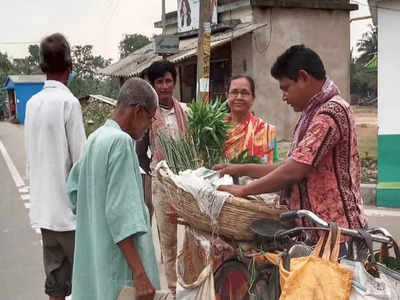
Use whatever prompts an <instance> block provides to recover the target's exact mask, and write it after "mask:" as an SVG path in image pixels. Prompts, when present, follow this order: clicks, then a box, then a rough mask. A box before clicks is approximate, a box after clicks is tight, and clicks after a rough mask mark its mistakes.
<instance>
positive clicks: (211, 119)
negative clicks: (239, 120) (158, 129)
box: [188, 99, 230, 168]
mask: <svg viewBox="0 0 400 300" xmlns="http://www.w3.org/2000/svg"><path fill="white" fill-rule="evenodd" d="M188 106H189V108H190V111H189V114H188V127H189V128H188V130H189V132H190V134H192V136H193V137H194V142H195V145H196V148H197V149H198V150H199V153H200V155H201V157H202V158H203V161H204V165H205V167H207V168H211V167H212V166H213V165H214V164H216V163H218V162H221V161H222V160H223V153H222V152H223V149H224V145H225V139H226V138H227V136H228V129H229V127H230V123H229V122H227V121H226V120H225V117H226V116H227V115H228V113H227V109H226V102H225V101H222V100H221V99H216V100H215V101H214V102H213V103H210V102H207V103H204V102H200V103H199V102H192V103H190V104H189V105H188Z"/></svg>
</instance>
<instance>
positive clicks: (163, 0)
mask: <svg viewBox="0 0 400 300" xmlns="http://www.w3.org/2000/svg"><path fill="white" fill-rule="evenodd" d="M161 3H162V7H161V13H162V15H161V20H162V35H165V31H166V29H165V27H166V26H167V25H166V24H167V20H166V17H165V0H162V2H161ZM162 58H163V59H166V58H167V55H166V54H163V55H162Z"/></svg>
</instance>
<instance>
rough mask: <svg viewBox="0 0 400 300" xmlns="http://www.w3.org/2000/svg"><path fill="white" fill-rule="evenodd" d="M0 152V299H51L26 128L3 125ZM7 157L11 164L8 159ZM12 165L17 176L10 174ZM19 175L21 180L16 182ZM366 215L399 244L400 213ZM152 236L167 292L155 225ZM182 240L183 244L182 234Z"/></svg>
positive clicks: (0, 125) (377, 211)
mask: <svg viewBox="0 0 400 300" xmlns="http://www.w3.org/2000/svg"><path fill="white" fill-rule="evenodd" d="M2 146H4V147H2ZM4 149H5V151H6V152H7V153H6V155H5V154H4ZM0 150H2V151H0V241H1V242H0V299H10V300H11V299H12V300H26V299H35V300H42V299H43V300H44V299H48V298H47V297H46V296H45V294H44V292H43V286H44V272H43V267H42V249H41V236H40V234H39V233H37V232H35V231H34V230H33V229H32V228H31V227H30V224H29V219H28V212H29V201H28V189H27V187H26V184H27V182H26V178H25V151H24V143H23V126H21V125H15V124H10V123H6V122H0ZM7 154H8V156H9V158H10V160H7V159H6V158H5V156H7ZM10 161H11V164H12V165H15V169H16V172H10ZM7 163H8V164H7ZM11 169H12V168H11ZM15 173H17V175H16V174H15ZM12 174H13V176H12ZM18 175H19V176H20V179H18V178H17V180H16V181H15V177H18ZM21 181H22V183H21ZM17 185H21V186H19V187H17ZM367 214H368V216H369V224H370V226H383V227H386V228H388V229H389V230H390V231H391V232H392V233H393V234H394V236H395V237H396V239H397V240H400V218H399V216H400V210H394V209H390V210H389V209H377V208H374V207H371V208H368V209H367ZM153 236H154V242H155V248H156V252H157V257H158V262H159V268H160V271H161V272H160V274H161V282H162V287H163V288H165V287H166V282H165V278H164V276H163V275H162V274H163V271H162V270H163V266H162V265H161V263H160V251H159V246H158V242H157V230H156V226H155V224H153ZM179 237H180V238H179V239H180V240H182V238H181V237H182V230H180V234H179Z"/></svg>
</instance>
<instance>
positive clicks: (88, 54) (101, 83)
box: [70, 45, 118, 98]
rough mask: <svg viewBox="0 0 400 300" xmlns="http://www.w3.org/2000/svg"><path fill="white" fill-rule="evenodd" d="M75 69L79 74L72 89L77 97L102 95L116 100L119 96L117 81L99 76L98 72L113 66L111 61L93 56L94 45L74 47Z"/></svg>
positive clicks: (73, 59)
mask: <svg viewBox="0 0 400 300" xmlns="http://www.w3.org/2000/svg"><path fill="white" fill-rule="evenodd" d="M72 62H73V69H74V70H75V72H76V73H77V74H78V76H77V78H76V79H75V80H73V81H72V83H71V85H70V88H71V90H72V92H73V94H74V95H75V96H76V97H78V98H79V97H82V96H87V95H89V94H101V95H104V96H107V97H111V98H115V97H116V96H117V94H118V84H117V83H116V82H115V81H116V79H110V78H106V77H104V76H102V75H98V74H97V73H96V71H97V70H98V69H100V68H105V67H107V66H108V65H109V64H111V59H105V58H103V57H102V56H101V55H97V56H95V55H94V54H93V46H92V45H84V46H80V45H76V46H73V47H72Z"/></svg>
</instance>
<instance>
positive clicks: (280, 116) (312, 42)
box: [233, 8, 350, 139]
mask: <svg viewBox="0 0 400 300" xmlns="http://www.w3.org/2000/svg"><path fill="white" fill-rule="evenodd" d="M253 22H255V23H267V24H270V25H271V26H266V27H263V28H261V29H259V30H257V31H255V32H253V34H252V36H253V39H252V44H251V48H252V53H253V74H252V75H253V76H254V79H255V81H256V101H255V106H254V110H255V113H256V114H257V115H258V116H260V117H262V118H263V119H264V120H266V121H267V122H269V123H271V124H275V125H276V126H277V134H278V139H290V138H291V134H292V131H293V128H294V125H295V123H296V120H297V117H298V115H297V114H296V113H294V112H293V111H292V109H291V108H290V107H289V106H288V105H287V104H286V103H284V102H283V101H282V93H281V91H280V89H279V85H278V82H277V81H276V80H275V79H274V78H273V77H272V76H271V75H270V69H271V66H272V64H273V63H274V62H275V60H276V58H277V57H278V56H279V55H280V54H281V53H283V52H284V51H285V50H286V49H287V48H288V47H290V46H292V45H295V44H305V45H306V46H308V47H310V48H312V49H314V50H315V51H316V52H317V53H318V54H319V55H320V56H321V58H322V60H323V62H324V64H325V68H326V70H327V74H328V75H329V76H330V77H331V78H332V79H333V80H334V81H335V82H336V84H337V85H338V86H339V88H340V90H341V93H342V96H343V97H344V98H345V99H346V100H348V101H350V70H349V59H350V26H349V13H348V12H346V11H338V10H333V11H332V10H331V11H328V10H318V9H280V8H273V9H259V8H254V9H253ZM249 47H250V46H249ZM233 51H234V50H233Z"/></svg>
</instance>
